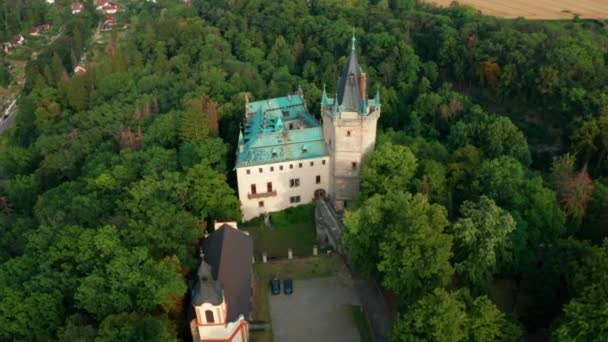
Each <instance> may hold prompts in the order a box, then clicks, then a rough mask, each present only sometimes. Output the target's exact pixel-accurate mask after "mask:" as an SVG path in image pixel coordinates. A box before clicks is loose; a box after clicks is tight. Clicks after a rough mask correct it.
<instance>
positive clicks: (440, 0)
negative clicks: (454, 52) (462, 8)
mask: <svg viewBox="0 0 608 342" xmlns="http://www.w3.org/2000/svg"><path fill="white" fill-rule="evenodd" d="M425 1H427V2H429V3H435V4H437V5H440V6H444V7H447V6H449V5H450V4H451V3H452V0H425ZM459 3H460V4H463V5H471V6H473V7H475V8H477V9H479V10H480V11H481V12H482V13H483V14H486V15H493V16H497V17H502V18H517V17H524V18H526V19H571V18H572V17H573V16H574V15H578V16H580V17H581V18H592V19H607V18H608V0H508V1H505V0H459Z"/></svg>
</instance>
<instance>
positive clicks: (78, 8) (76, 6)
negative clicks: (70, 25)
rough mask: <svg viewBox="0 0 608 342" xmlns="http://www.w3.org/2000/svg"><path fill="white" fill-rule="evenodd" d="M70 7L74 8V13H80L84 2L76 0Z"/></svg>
mask: <svg viewBox="0 0 608 342" xmlns="http://www.w3.org/2000/svg"><path fill="white" fill-rule="evenodd" d="M70 8H71V9H72V14H78V13H80V11H82V8H83V6H82V3H81V2H79V1H74V2H72V5H71V6H70Z"/></svg>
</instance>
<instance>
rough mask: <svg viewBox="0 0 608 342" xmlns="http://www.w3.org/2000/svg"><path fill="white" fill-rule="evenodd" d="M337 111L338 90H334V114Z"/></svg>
mask: <svg viewBox="0 0 608 342" xmlns="http://www.w3.org/2000/svg"><path fill="white" fill-rule="evenodd" d="M337 112H338V92H337V91H336V97H335V98H334V114H335V113H337Z"/></svg>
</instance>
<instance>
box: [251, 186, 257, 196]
mask: <svg viewBox="0 0 608 342" xmlns="http://www.w3.org/2000/svg"><path fill="white" fill-rule="evenodd" d="M256 193H257V190H256V188H255V184H251V194H252V195H255V194H256Z"/></svg>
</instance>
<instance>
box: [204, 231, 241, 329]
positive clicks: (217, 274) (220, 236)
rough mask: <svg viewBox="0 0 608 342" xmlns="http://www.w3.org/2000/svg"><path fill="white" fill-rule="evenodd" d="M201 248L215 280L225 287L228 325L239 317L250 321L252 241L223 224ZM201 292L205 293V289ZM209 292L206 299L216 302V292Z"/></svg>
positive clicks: (208, 289)
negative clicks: (248, 318) (241, 316)
mask: <svg viewBox="0 0 608 342" xmlns="http://www.w3.org/2000/svg"><path fill="white" fill-rule="evenodd" d="M202 248H203V252H204V254H205V262H206V263H208V265H209V266H210V268H209V271H210V273H211V276H212V278H213V279H215V280H216V282H217V283H219V284H221V286H222V287H223V290H224V297H225V298H226V306H227V308H228V313H227V321H228V322H232V321H235V320H236V319H238V317H239V316H240V315H244V316H245V317H248V316H249V312H250V311H251V301H250V295H251V277H252V272H251V259H252V257H253V240H252V239H251V238H250V237H249V236H248V235H247V234H245V233H243V232H242V231H240V230H238V229H237V228H233V227H230V226H229V225H227V224H224V225H223V226H221V227H220V228H219V229H217V230H215V231H214V232H213V233H211V234H209V236H208V237H207V238H206V239H205V240H204V241H203V245H202ZM205 262H203V263H202V264H205ZM199 278H200V277H199ZM199 283H202V282H199ZM201 290H202V291H205V289H203V288H201ZM206 290H207V295H205V298H207V297H206V296H209V298H210V299H213V298H214V294H213V290H214V289H213V288H209V287H207V289H206ZM195 304H196V302H195Z"/></svg>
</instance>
